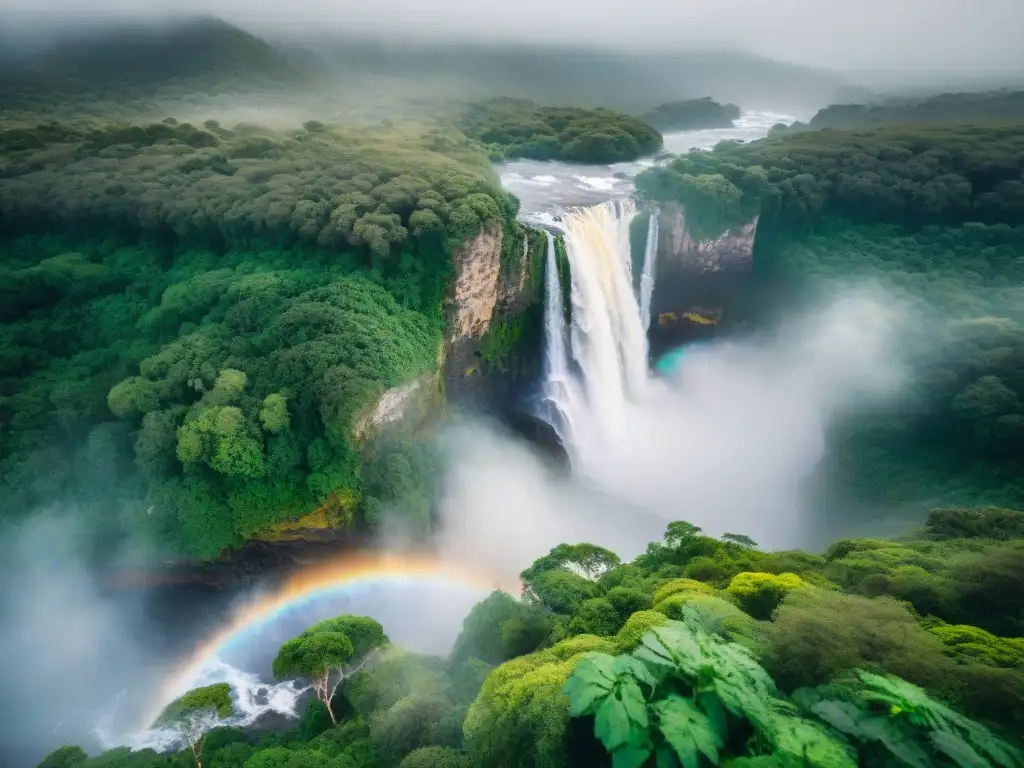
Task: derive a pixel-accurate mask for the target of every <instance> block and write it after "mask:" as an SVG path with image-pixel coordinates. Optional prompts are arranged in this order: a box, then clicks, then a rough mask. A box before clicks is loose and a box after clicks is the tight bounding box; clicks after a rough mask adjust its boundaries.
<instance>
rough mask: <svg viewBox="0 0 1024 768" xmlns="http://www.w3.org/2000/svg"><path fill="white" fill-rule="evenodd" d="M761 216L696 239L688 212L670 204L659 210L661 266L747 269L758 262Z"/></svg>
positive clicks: (693, 269)
mask: <svg viewBox="0 0 1024 768" xmlns="http://www.w3.org/2000/svg"><path fill="white" fill-rule="evenodd" d="M758 218H759V217H758V216H754V218H753V219H752V220H751V221H749V222H747V223H746V224H744V225H743V226H740V227H734V228H732V229H730V230H729V231H728V232H724V233H722V234H721V235H720V236H718V237H715V238H710V239H704V240H694V238H693V237H692V235H691V234H690V230H689V228H688V227H687V226H686V211H685V209H684V208H683V206H681V205H679V204H678V203H666V204H665V205H664V206H662V208H661V210H660V212H659V221H658V225H659V229H660V237H659V240H658V263H659V269H660V268H661V267H662V266H663V265H665V266H673V265H678V266H679V267H681V268H682V270H683V271H686V272H690V273H693V274H706V273H708V272H721V271H725V270H735V271H745V270H749V269H750V268H751V266H753V263H754V236H755V234H756V233H757V221H758Z"/></svg>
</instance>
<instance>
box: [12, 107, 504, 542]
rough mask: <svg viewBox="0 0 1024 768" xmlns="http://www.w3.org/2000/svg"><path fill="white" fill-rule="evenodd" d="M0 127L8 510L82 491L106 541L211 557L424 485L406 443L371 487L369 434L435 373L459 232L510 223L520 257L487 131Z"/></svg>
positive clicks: (341, 518) (380, 458) (349, 515)
mask: <svg viewBox="0 0 1024 768" xmlns="http://www.w3.org/2000/svg"><path fill="white" fill-rule="evenodd" d="M4 139H5V140H4V144H3V147H2V149H3V153H2V156H0V234H2V237H0V284H2V285H3V288H2V289H0V290H2V292H3V301H2V303H0V306H2V309H0V322H2V323H3V324H2V326H0V375H2V385H0V424H2V427H0V428H2V430H3V437H4V439H3V441H2V444H0V445H2V447H0V482H2V487H3V494H2V498H3V501H2V502H0V505H2V513H3V515H4V516H5V517H11V516H13V515H18V514H23V513H25V512H27V511H28V510H30V509H31V508H33V507H34V506H37V505H41V504H46V503H49V502H52V501H55V500H57V499H60V498H67V497H73V498H74V499H75V501H76V503H78V504H80V505H81V506H82V508H83V509H82V514H83V515H89V513H92V525H93V526H94V528H93V530H94V531H95V532H96V533H97V534H104V535H105V534H110V533H124V532H132V533H136V532H138V531H139V529H140V528H141V529H143V530H144V531H147V532H149V533H152V534H155V536H156V539H157V540H158V541H160V542H161V543H162V544H163V545H165V546H167V547H168V548H169V549H170V550H171V551H172V552H178V553H181V552H184V553H188V554H192V555H196V556H201V557H211V556H215V555H216V554H217V553H218V552H220V551H221V550H222V549H223V548H225V547H228V546H232V545H234V544H237V543H238V542H240V541H241V540H242V539H244V538H245V537H248V536H251V535H252V534H254V533H256V532H258V531H261V530H263V529H265V528H267V527H268V526H270V525H272V524H274V523H276V522H278V521H281V520H286V519H294V518H296V517H298V516H300V515H301V514H303V513H307V512H311V511H312V510H314V509H316V508H317V507H318V506H319V507H320V508H321V509H322V510H324V511H325V512H326V513H327V514H326V518H327V520H328V522H331V523H335V524H337V523H351V522H352V519H353V515H354V513H355V512H356V511H360V512H362V513H363V514H364V516H365V517H369V518H371V519H376V517H379V510H380V507H381V505H386V504H388V503H389V502H391V501H393V500H394V498H396V497H398V498H403V499H404V498H406V497H408V496H409V495H410V493H411V492H412V491H411V490H410V489H412V490H415V491H418V492H419V493H420V494H422V493H423V492H424V490H423V487H422V484H421V483H420V479H421V478H422V476H423V475H424V474H426V473H427V472H428V470H427V468H426V467H423V466H422V461H420V460H419V459H418V457H416V456H414V455H411V454H410V453H409V451H408V450H407V448H406V447H405V446H404V444H401V443H400V442H398V443H395V442H392V443H389V444H387V445H384V446H376V447H374V449H373V452H372V456H371V458H372V461H371V464H372V465H374V466H376V467H377V470H376V471H375V472H374V471H373V470H371V475H372V478H371V480H372V482H371V485H372V488H371V489H370V493H368V494H365V495H364V494H362V483H361V479H360V478H361V472H362V463H363V455H362V451H363V449H364V447H365V446H364V442H365V441H366V439H367V435H366V434H364V433H365V430H363V431H360V430H357V429H356V426H357V424H358V422H359V419H360V418H362V417H363V416H364V415H365V414H366V412H367V410H368V409H369V408H370V407H372V405H373V403H374V401H375V400H376V399H377V398H378V397H379V395H380V394H381V393H382V392H383V391H384V390H385V389H387V388H389V387H393V386H396V385H399V384H404V383H408V382H410V381H412V380H414V379H416V378H417V377H420V376H424V375H430V376H432V375H433V372H434V371H436V369H437V365H438V362H437V361H438V355H439V351H440V345H441V342H442V331H443V327H444V321H445V311H446V309H445V300H446V296H447V295H448V286H449V283H450V280H451V277H452V275H453V266H452V252H453V249H454V248H456V247H458V245H459V244H461V243H462V242H464V241H465V240H466V239H467V238H470V237H472V236H474V235H476V234H477V233H479V232H480V231H481V230H482V229H483V228H484V227H485V226H489V227H492V226H493V227H500V228H502V229H503V230H504V231H505V233H506V234H507V237H506V239H507V240H508V247H509V248H510V249H512V248H515V247H516V245H517V244H519V246H520V247H519V253H522V247H521V243H522V242H523V238H524V233H523V230H522V228H521V227H520V226H519V225H518V224H517V223H516V222H515V221H514V218H515V214H516V203H515V201H514V200H513V199H511V198H509V197H508V196H506V195H505V194H504V193H502V192H501V191H500V189H499V188H498V185H497V183H496V179H495V177H494V175H493V173H492V171H491V169H490V166H489V164H488V162H487V159H486V157H484V156H483V155H482V154H480V153H479V152H478V151H477V150H476V149H475V145H474V143H473V142H471V141H470V140H468V139H466V138H465V137H464V136H461V135H460V134H458V133H456V132H454V131H452V130H450V129H444V128H429V127H416V126H406V127H404V128H402V129H394V128H388V127H385V126H380V127H376V128H374V127H369V128H352V127H346V128H331V127H326V126H323V125H321V124H319V123H307V124H306V126H305V129H303V130H299V131H292V132H283V133H282V132H273V131H269V130H266V129H261V128H257V127H253V126H238V127H236V128H235V129H232V130H228V129H226V128H222V127H221V126H219V125H217V124H215V123H209V124H207V125H205V126H204V127H202V128H197V127H194V126H191V125H187V124H178V123H176V122H175V121H173V120H168V121H165V122H163V123H158V124H155V125H149V126H131V125H78V124H74V125H73V124H66V123H47V124H43V125H37V126H34V127H24V128H20V129H15V130H8V131H7V132H6V133H5V137H4ZM421 389H422V390H423V391H424V392H425V393H427V394H429V392H430V391H431V390H432V389H435V390H436V377H435V378H429V377H428V379H427V380H425V383H424V384H423V386H422V387H421ZM389 446H393V447H394V448H395V450H398V451H400V452H401V454H402V456H403V457H404V458H392V457H390V455H389V454H390V451H389V450H388V447H389ZM385 467H386V468H387V469H386V471H383V468H385ZM403 468H405V469H406V470H407V471H406V473H405V474H406V475H407V476H403V475H402V472H401V471H400V470H402V469H403ZM110 477H117V478H118V481H119V482H118V484H117V488H116V492H117V493H118V494H119V497H118V498H111V496H112V493H111V488H110V484H109V478H110ZM101 478H102V479H101ZM390 494H394V495H390ZM409 508H410V509H413V510H414V512H415V514H417V515H419V518H420V519H418V520H417V521H415V522H416V525H417V526H420V527H422V526H423V525H425V524H426V523H427V520H426V517H425V516H426V515H427V513H428V510H427V509H426V507H425V505H424V504H419V505H414V506H411V507H409Z"/></svg>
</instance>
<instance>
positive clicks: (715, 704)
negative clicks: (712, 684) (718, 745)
mask: <svg viewBox="0 0 1024 768" xmlns="http://www.w3.org/2000/svg"><path fill="white" fill-rule="evenodd" d="M696 700H697V706H698V707H700V709H701V711H702V712H703V713H704V714H705V715H707V717H708V720H709V721H710V722H711V727H712V728H714V729H715V733H717V734H718V737H719V738H720V739H721V740H722V741H725V739H726V737H727V736H728V735H729V715H728V714H727V713H726V711H725V708H724V707H723V706H722V702H721V701H720V700H719V698H718V695H717V694H716V693H714V692H713V691H703V692H701V693H698V694H697V697H696Z"/></svg>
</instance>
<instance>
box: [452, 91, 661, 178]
mask: <svg viewBox="0 0 1024 768" xmlns="http://www.w3.org/2000/svg"><path fill="white" fill-rule="evenodd" d="M456 124H457V125H458V127H459V129H460V130H461V131H463V132H464V133H465V134H466V135H467V136H471V137H472V138H474V139H478V140H480V141H481V142H483V143H484V144H486V145H488V146H489V147H491V156H492V158H494V159H502V158H504V159H508V160H513V159H515V158H518V157H525V158H529V159H531V160H565V161H568V162H577V163H618V162H624V161H627V160H636V159H637V158H639V157H642V156H644V155H653V154H654V153H655V152H657V151H658V150H659V149H661V147H662V138H661V134H660V133H658V131H657V130H656V129H655V128H653V127H652V126H650V125H648V124H647V123H645V122H644V121H643V120H642V119H639V118H635V117H630V116H629V115H625V114H623V113H621V112H617V111H615V110H612V109H603V108H598V109H580V108H577V107H545V106H539V105H537V104H534V103H533V102H532V101H529V100H527V99H493V100H490V101H485V102H482V103H480V104H476V105H474V106H472V107H470V108H469V109H467V110H466V112H465V114H464V115H462V117H461V118H460V119H459V120H458V121H457V123H456Z"/></svg>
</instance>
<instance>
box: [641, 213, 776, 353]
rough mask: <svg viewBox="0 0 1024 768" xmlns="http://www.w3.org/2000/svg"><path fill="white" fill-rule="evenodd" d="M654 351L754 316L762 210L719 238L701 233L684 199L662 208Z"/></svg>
mask: <svg viewBox="0 0 1024 768" xmlns="http://www.w3.org/2000/svg"><path fill="white" fill-rule="evenodd" d="M649 215H657V216H658V230H659V236H658V249H657V264H656V271H655V284H654V295H653V297H652V302H651V329H650V344H651V352H652V354H653V355H654V356H655V357H657V356H658V355H660V354H661V353H662V352H664V351H666V350H667V349H670V348H672V347H675V346H679V345H680V344H685V343H687V342H690V341H695V340H698V339H701V338H707V337H708V336H711V335H715V334H718V333H722V332H724V331H728V330H730V329H733V328H736V327H741V326H742V325H743V324H744V323H745V322H747V321H748V320H749V311H748V310H749V309H750V308H751V306H752V304H751V300H750V299H751V291H752V285H751V283H752V280H751V275H752V271H753V264H754V245H755V240H756V237H757V230H758V222H759V218H760V217H759V215H756V214H755V215H754V216H753V217H752V218H751V219H750V220H749V221H746V222H743V223H740V224H737V225H735V226H733V227H730V228H729V229H727V230H726V231H724V232H722V233H721V234H719V235H717V236H715V237H695V236H694V235H693V227H692V226H690V225H689V223H688V221H687V212H686V209H685V207H684V206H683V205H682V204H681V203H676V202H664V203H662V204H661V205H660V206H659V207H658V209H657V213H656V214H649Z"/></svg>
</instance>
